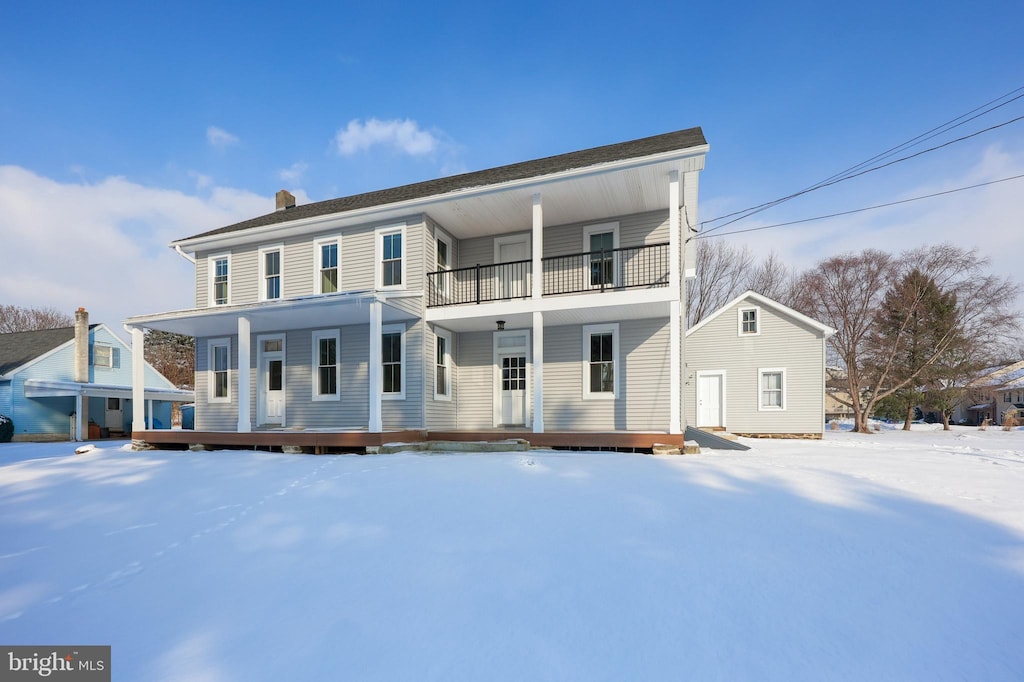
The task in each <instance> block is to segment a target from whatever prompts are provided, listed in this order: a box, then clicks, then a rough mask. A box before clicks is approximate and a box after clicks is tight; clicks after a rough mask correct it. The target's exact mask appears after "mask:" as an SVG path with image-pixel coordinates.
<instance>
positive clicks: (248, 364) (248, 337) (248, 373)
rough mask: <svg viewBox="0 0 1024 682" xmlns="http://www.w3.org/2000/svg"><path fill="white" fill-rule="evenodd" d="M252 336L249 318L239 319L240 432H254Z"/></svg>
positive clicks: (241, 317)
mask: <svg viewBox="0 0 1024 682" xmlns="http://www.w3.org/2000/svg"><path fill="white" fill-rule="evenodd" d="M251 393H252V334H251V333H250V325H249V318H248V317H243V316H239V318H238V432H239V433H249V432H250V431H252V416H251V414H250V412H251V408H250V407H249V405H250V402H251V401H250V398H251Z"/></svg>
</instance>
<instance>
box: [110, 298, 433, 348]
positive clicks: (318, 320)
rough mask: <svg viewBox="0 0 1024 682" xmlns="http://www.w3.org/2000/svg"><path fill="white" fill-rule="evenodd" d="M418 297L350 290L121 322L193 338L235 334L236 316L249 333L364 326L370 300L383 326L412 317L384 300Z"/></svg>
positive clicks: (236, 329)
mask: <svg viewBox="0 0 1024 682" xmlns="http://www.w3.org/2000/svg"><path fill="white" fill-rule="evenodd" d="M421 295H422V294H419V293H417V292H396V293H387V294H381V293H375V292H373V291H352V292H345V293H340V294H327V295H321V296H306V297H302V298H292V299H285V300H281V301H263V302H260V303H246V304H242V305H227V306H216V307H211V308H193V309H190V310H179V311H175V312H170V313H156V314H152V315H138V316H135V317H130V318H128V319H127V320H125V324H126V325H129V326H132V327H141V328H144V329H156V330H159V331H165V332H174V333H176V334H185V335H187V336H196V337H209V336H230V335H232V334H236V333H237V332H238V318H240V317H245V318H248V320H249V329H250V331H251V332H252V333H253V334H256V333H261V332H270V331H282V330H288V329H310V328H314V327H325V326H330V327H342V326H346V325H353V324H369V322H370V303H372V302H374V301H380V302H381V303H382V304H383V305H382V306H381V310H382V315H383V322H384V323H385V324H387V323H389V322H401V321H403V320H411V319H416V316H415V315H414V314H412V313H410V312H407V311H405V310H402V309H401V308H398V307H396V306H393V305H388V301H389V300H391V299H397V298H411V297H418V296H421Z"/></svg>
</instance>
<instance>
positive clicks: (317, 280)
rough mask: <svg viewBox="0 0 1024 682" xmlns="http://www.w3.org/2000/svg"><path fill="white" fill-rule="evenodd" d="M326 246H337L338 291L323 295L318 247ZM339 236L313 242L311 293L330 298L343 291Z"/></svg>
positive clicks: (322, 238) (321, 238)
mask: <svg viewBox="0 0 1024 682" xmlns="http://www.w3.org/2000/svg"><path fill="white" fill-rule="evenodd" d="M328 244H337V245H338V290H337V291H328V292H327V293H326V294H324V290H323V280H322V278H321V277H320V270H321V264H322V262H323V261H321V259H320V247H321V246H326V245H328ZM341 270H342V268H341V235H340V234H338V235H331V236H329V237H320V238H319V239H314V240H313V293H315V294H324V295H326V296H330V295H332V294H340V293H341V292H342V291H344V287H343V286H342V284H341Z"/></svg>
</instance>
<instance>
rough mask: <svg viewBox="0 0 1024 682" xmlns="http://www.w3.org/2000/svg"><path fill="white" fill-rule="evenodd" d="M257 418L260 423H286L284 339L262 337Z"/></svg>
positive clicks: (279, 424) (260, 341)
mask: <svg viewBox="0 0 1024 682" xmlns="http://www.w3.org/2000/svg"><path fill="white" fill-rule="evenodd" d="M259 344H260V345H259V355H260V359H259V368H260V374H259V377H258V381H257V385H258V398H257V401H256V405H257V410H258V414H257V418H258V420H259V423H260V424H276V425H278V426H281V425H283V424H284V404H285V403H284V339H282V338H273V339H268V338H260V340H259Z"/></svg>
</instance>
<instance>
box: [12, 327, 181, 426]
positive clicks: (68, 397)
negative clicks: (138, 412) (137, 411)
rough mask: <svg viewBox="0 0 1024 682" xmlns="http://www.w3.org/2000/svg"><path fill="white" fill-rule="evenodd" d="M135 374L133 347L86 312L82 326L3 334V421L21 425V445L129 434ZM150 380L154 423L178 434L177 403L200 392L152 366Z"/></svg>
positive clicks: (146, 373) (146, 372) (148, 414)
mask: <svg viewBox="0 0 1024 682" xmlns="http://www.w3.org/2000/svg"><path fill="white" fill-rule="evenodd" d="M131 368H132V351H131V348H130V347H129V346H128V345H126V344H125V343H124V342H123V341H122V340H121V339H120V338H119V337H118V336H117V335H116V334H114V333H113V332H112V331H111V330H110V329H109V328H107V326H106V325H103V324H94V325H90V324H89V314H88V313H87V312H86V311H85V310H84V309H81V308H79V310H78V312H77V313H76V314H75V326H74V327H63V328H60V329H44V330H39V331H29V332H15V333H10V334H0V414H3V415H6V416H8V417H10V418H11V419H12V420H13V421H14V428H15V435H14V438H15V440H65V439H70V440H83V439H85V438H89V437H96V436H97V435H98V434H99V433H101V432H105V433H108V434H111V435H118V434H122V433H126V432H129V431H130V430H131V429H130V423H131V414H132V412H131V398H132V371H131ZM144 377H145V380H144V384H145V391H144V396H145V401H146V403H147V405H146V420H147V423H148V424H149V425H150V428H170V422H171V403H172V402H191V401H192V400H193V392H192V391H183V390H179V389H177V388H175V387H174V385H173V384H172V383H171V382H170V381H168V380H167V379H166V378H165V377H164V376H163V375H161V374H160V373H159V372H157V371H156V370H155V369H154V368H153V367H152V366H151V365H149V364H148V363H145V365H144ZM90 432H91V433H90Z"/></svg>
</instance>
